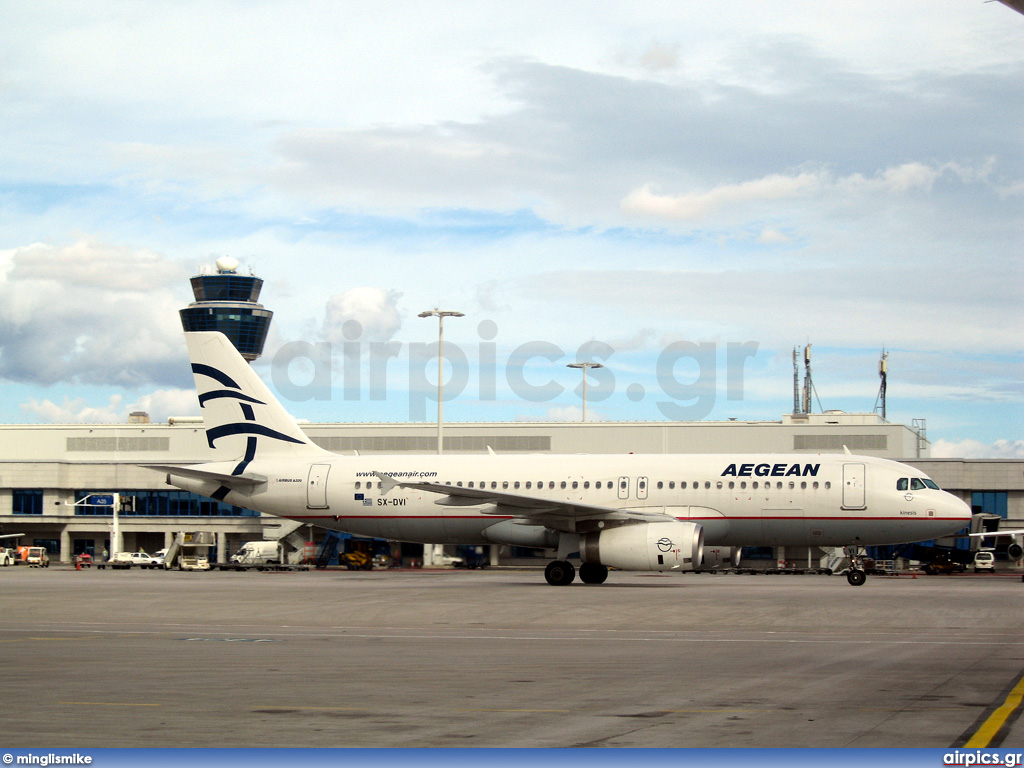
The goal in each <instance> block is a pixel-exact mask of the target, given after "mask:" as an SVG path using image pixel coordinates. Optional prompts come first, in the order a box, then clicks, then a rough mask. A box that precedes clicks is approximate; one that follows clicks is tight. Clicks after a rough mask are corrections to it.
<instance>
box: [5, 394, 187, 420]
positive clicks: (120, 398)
mask: <svg viewBox="0 0 1024 768" xmlns="http://www.w3.org/2000/svg"><path fill="white" fill-rule="evenodd" d="M21 410H22V411H23V412H25V413H28V414H32V415H33V416H36V417H37V418H39V419H41V420H42V421H45V422H49V423H52V424H120V423H127V422H128V417H129V415H130V414H132V413H135V412H136V411H144V412H145V413H148V414H149V416H150V420H151V421H153V422H161V421H166V420H167V419H168V418H169V417H171V416H198V415H199V402H198V400H197V399H196V393H195V390H187V389H161V390H157V391H156V392H152V393H150V394H147V395H142V396H141V397H139V398H137V399H136V400H135V401H133V402H131V403H129V404H125V397H124V395H120V394H116V395H111V396H110V398H109V399H108V400H107V404H106V405H105V406H92V405H88V404H87V403H86V402H85V399H84V398H81V397H76V398H70V397H67V396H65V397H64V398H63V400H62V401H61V402H60V404H59V405H58V404H57V403H54V402H53V401H52V400H45V399H44V400H35V399H32V400H29V401H28V402H26V403H22V404H21Z"/></svg>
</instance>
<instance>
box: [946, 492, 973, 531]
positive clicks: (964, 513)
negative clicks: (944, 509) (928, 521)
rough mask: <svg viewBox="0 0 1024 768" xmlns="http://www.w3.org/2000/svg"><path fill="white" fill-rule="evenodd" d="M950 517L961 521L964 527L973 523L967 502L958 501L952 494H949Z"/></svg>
mask: <svg viewBox="0 0 1024 768" xmlns="http://www.w3.org/2000/svg"><path fill="white" fill-rule="evenodd" d="M946 496H947V497H948V499H947V506H948V510H949V511H948V513H947V514H948V515H949V516H950V517H951V518H952V519H954V520H960V521H961V522H963V524H964V525H970V523H971V507H970V505H969V504H967V503H966V502H964V501H962V500H961V499H958V498H957V497H956V496H954V495H953V494H951V493H947V494H946Z"/></svg>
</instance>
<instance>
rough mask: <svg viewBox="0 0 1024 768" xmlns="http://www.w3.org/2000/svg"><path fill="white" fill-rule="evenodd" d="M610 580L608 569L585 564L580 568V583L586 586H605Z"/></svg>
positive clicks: (593, 564) (594, 564)
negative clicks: (607, 580) (606, 580)
mask: <svg viewBox="0 0 1024 768" xmlns="http://www.w3.org/2000/svg"><path fill="white" fill-rule="evenodd" d="M607 578H608V568H607V567H605V566H603V565H598V564H597V563H584V564H583V565H581V566H580V581H582V582H583V583H584V584H604V582H605V579H607Z"/></svg>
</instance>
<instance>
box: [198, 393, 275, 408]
mask: <svg viewBox="0 0 1024 768" xmlns="http://www.w3.org/2000/svg"><path fill="white" fill-rule="evenodd" d="M222 397H230V398H233V399H234V400H245V401H246V402H248V403H256V405H266V403H264V402H263V401H262V400H257V399H256V398H255V397H252V396H251V395H247V394H245V393H244V392H232V391H231V390H230V389H211V390H210V391H209V392H204V393H203V394H201V395H200V396H199V407H200V408H203V407H205V406H206V402H207V401H208V400H218V399H220V398H222Z"/></svg>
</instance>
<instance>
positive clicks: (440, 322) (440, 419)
mask: <svg viewBox="0 0 1024 768" xmlns="http://www.w3.org/2000/svg"><path fill="white" fill-rule="evenodd" d="M419 317H436V318H437V455H438V456H440V455H441V454H442V453H443V452H444V319H445V318H446V317H465V315H464V314H463V313H462V312H454V311H451V310H441V309H437V308H436V307H435V308H434V309H433V310H430V311H427V312H420V314H419Z"/></svg>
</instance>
